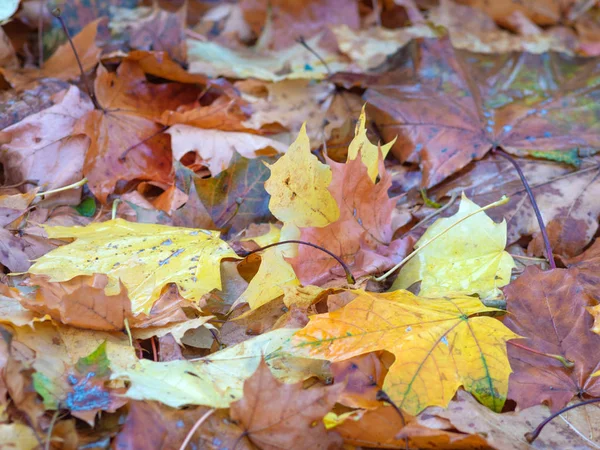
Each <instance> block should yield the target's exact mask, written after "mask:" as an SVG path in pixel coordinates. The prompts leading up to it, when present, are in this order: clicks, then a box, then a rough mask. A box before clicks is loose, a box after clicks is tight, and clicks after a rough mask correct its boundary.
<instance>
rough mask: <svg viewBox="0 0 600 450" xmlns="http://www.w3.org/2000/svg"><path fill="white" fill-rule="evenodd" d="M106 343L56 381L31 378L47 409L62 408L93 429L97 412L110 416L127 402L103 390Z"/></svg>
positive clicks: (106, 372) (37, 376)
mask: <svg viewBox="0 0 600 450" xmlns="http://www.w3.org/2000/svg"><path fill="white" fill-rule="evenodd" d="M109 366H110V361H109V360H108V358H107V356H106V342H104V343H102V344H101V345H100V346H99V347H98V348H97V349H96V350H95V351H94V352H93V353H90V354H89V355H88V356H86V357H84V358H80V359H79V361H77V363H76V364H75V366H74V367H72V368H70V369H69V370H68V371H65V373H64V376H63V377H62V378H61V379H60V380H57V379H54V380H50V379H49V378H48V377H46V376H45V375H44V374H43V373H40V372H36V373H34V374H33V385H34V386H35V389H36V391H37V392H38V393H39V394H40V395H41V396H42V397H43V399H44V405H45V406H46V408H47V409H60V408H66V409H68V410H70V411H71V414H73V415H74V416H75V417H77V418H79V419H81V420H84V421H86V422H87V423H88V424H89V425H90V426H93V425H94V419H95V417H96V414H97V413H98V412H99V411H108V412H114V411H116V410H117V409H118V408H120V407H121V406H123V405H124V404H125V403H127V400H126V399H124V398H123V397H121V396H119V395H117V394H118V392H111V390H109V389H107V388H106V387H105V383H106V382H107V381H108V380H109V378H110V369H109Z"/></svg>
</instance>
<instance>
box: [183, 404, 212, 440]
mask: <svg viewBox="0 0 600 450" xmlns="http://www.w3.org/2000/svg"><path fill="white" fill-rule="evenodd" d="M215 411H216V409H210V410H208V411H206V412H205V413H204V414H203V415H202V417H200V418H199V419H198V420H197V421H196V423H195V424H194V426H193V427H192V428H191V430H190V431H189V433H188V434H187V436H186V437H185V439H184V440H183V443H182V444H181V446H180V447H179V450H185V448H186V447H187V445H188V444H189V443H190V441H191V440H192V437H193V436H194V433H195V432H196V430H198V428H200V425H202V424H203V423H204V422H206V419H208V418H209V417H210V416H212V415H213V414H214V412H215Z"/></svg>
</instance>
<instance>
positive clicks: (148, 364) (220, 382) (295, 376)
mask: <svg viewBox="0 0 600 450" xmlns="http://www.w3.org/2000/svg"><path fill="white" fill-rule="evenodd" d="M295 331H297V329H291V328H280V329H277V330H273V331H271V332H269V333H265V334H262V335H260V336H256V337H254V338H252V339H248V340H247V341H244V342H242V343H240V344H237V345H234V346H232V347H228V348H227V349H224V350H220V351H218V352H216V353H213V354H211V355H209V356H207V357H204V358H200V359H198V360H195V361H186V360H181V361H169V362H164V363H158V362H152V361H149V360H147V359H142V360H140V361H138V363H137V364H136V365H135V366H133V367H130V368H126V369H121V370H119V371H115V373H114V374H113V378H119V379H126V380H128V381H129V382H130V387H129V390H128V391H127V393H126V395H127V397H129V398H132V399H135V400H157V401H159V402H161V403H164V404H165V405H169V406H172V407H175V408H179V407H181V406H183V405H205V406H211V407H214V408H227V407H228V406H229V405H230V403H231V402H233V401H235V400H237V399H239V398H241V397H242V389H243V384H244V380H246V379H247V378H249V377H250V376H251V375H252V373H254V371H255V370H256V368H257V367H258V364H259V362H260V360H261V358H263V357H265V358H267V359H268V360H269V363H270V364H271V366H272V367H273V366H274V365H275V366H277V364H282V367H281V368H277V367H275V368H274V370H275V374H276V375H277V377H278V378H279V379H280V380H282V381H288V382H297V381H301V380H303V379H304V378H308V377H310V376H311V375H313V374H319V373H320V372H318V371H315V370H316V369H318V368H319V367H320V365H315V364H312V365H311V364H310V362H307V364H305V365H304V366H302V367H303V368H304V369H305V370H306V372H303V371H295V370H294V371H292V370H291V368H294V366H293V364H290V359H293V357H285V356H280V355H279V354H278V353H277V352H278V350H279V348H280V347H281V346H282V344H284V343H285V342H286V341H287V340H288V339H289V338H290V337H291V336H292V335H293V334H294V332H295ZM278 360H279V363H278ZM303 362H304V361H303Z"/></svg>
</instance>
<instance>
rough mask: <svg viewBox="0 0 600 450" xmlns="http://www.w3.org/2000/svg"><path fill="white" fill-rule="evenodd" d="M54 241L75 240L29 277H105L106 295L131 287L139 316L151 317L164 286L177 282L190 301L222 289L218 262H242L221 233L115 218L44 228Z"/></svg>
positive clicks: (44, 258) (33, 269) (38, 263)
mask: <svg viewBox="0 0 600 450" xmlns="http://www.w3.org/2000/svg"><path fill="white" fill-rule="evenodd" d="M46 232H47V233H48V237H49V238H51V239H65V238H75V241H74V242H72V243H70V244H67V245H63V246H61V247H58V248H57V249H55V250H52V251H51V252H49V253H47V254H45V255H44V256H42V257H41V258H40V259H38V260H37V261H36V262H35V263H34V264H33V265H32V266H31V267H30V269H29V273H33V274H39V275H48V276H50V277H51V281H66V280H70V279H71V278H74V277H76V276H77V275H93V274H95V273H104V274H106V275H108V278H109V282H108V284H107V286H106V288H105V292H106V293H107V294H108V295H115V294H117V293H118V292H119V291H120V286H119V280H121V281H122V283H123V284H124V285H125V287H126V288H127V291H128V293H129V298H130V299H131V309H132V311H133V312H134V313H135V314H138V313H141V312H144V313H148V312H149V311H150V309H151V308H152V305H153V304H154V302H155V301H156V300H157V299H158V298H159V296H160V293H161V291H162V289H163V287H164V286H165V285H166V284H168V283H177V285H178V287H179V291H180V293H181V295H182V296H183V297H185V298H186V299H188V300H192V301H198V300H200V298H201V297H202V296H203V295H204V294H207V293H209V292H211V291H212V290H213V289H221V273H220V264H219V262H220V261H221V259H223V258H238V256H237V255H236V254H235V252H234V251H233V250H232V249H231V248H230V247H229V245H227V243H226V242H224V241H223V240H221V239H220V238H219V232H218V231H207V230H201V229H194V228H179V227H170V226H165V225H153V224H142V223H132V222H127V221H126V220H123V219H115V220H110V221H107V222H102V223H92V224H90V225H88V226H85V227H46Z"/></svg>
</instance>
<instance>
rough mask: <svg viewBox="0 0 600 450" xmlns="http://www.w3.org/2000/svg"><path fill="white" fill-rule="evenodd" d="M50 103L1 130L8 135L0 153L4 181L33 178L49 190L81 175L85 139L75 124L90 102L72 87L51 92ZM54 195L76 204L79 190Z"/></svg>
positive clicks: (11, 181) (87, 111)
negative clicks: (8, 137)
mask: <svg viewBox="0 0 600 450" xmlns="http://www.w3.org/2000/svg"><path fill="white" fill-rule="evenodd" d="M52 102H53V103H54V104H53V105H52V106H50V107H49V108H47V109H44V110H42V111H40V112H38V113H36V114H32V115H30V116H28V117H26V118H25V119H23V120H22V121H20V122H17V123H16V124H14V125H12V126H10V127H8V128H6V129H5V130H4V131H3V134H6V135H9V136H10V141H9V142H7V143H5V144H4V145H2V146H1V148H2V152H1V153H0V155H1V156H0V161H1V162H2V164H3V165H4V168H5V171H6V174H7V179H6V181H7V183H9V184H18V183H21V182H23V181H25V180H35V181H37V183H38V184H39V185H40V186H44V190H49V189H55V188H60V187H62V186H66V185H69V184H71V183H75V182H77V181H79V180H81V178H82V177H83V176H82V170H83V159H84V156H85V152H86V151H87V149H88V146H89V139H87V138H86V137H85V136H83V135H82V134H78V133H77V132H76V131H75V126H76V122H77V121H78V120H79V119H80V118H81V117H83V116H85V114H88V113H89V112H90V111H91V110H92V108H93V106H92V103H91V102H90V100H89V99H88V98H87V97H86V96H85V95H84V94H83V93H82V92H81V91H80V90H79V89H77V88H76V87H75V86H71V87H70V88H69V89H68V90H66V91H62V92H60V93H58V94H55V95H54V96H53V97H52ZM67 161H68V163H67ZM26 186H28V187H29V188H31V187H32V185H26ZM58 195H59V196H61V199H63V200H64V201H65V202H66V203H67V204H77V203H79V199H80V197H81V194H80V190H71V191H69V192H67V193H61V194H58ZM55 198H56V197H55ZM63 204H64V203H63Z"/></svg>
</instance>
